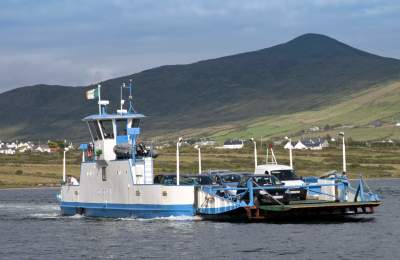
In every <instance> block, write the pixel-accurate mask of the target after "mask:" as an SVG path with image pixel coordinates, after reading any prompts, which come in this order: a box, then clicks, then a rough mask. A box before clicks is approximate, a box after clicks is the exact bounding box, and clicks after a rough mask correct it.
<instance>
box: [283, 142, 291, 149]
mask: <svg viewBox="0 0 400 260" xmlns="http://www.w3.org/2000/svg"><path fill="white" fill-rule="evenodd" d="M283 148H284V149H294V146H293V144H292V143H291V142H287V144H285V146H284V147H283Z"/></svg>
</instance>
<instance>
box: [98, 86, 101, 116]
mask: <svg viewBox="0 0 400 260" xmlns="http://www.w3.org/2000/svg"><path fill="white" fill-rule="evenodd" d="M97 90H98V92H99V115H101V105H100V101H101V98H100V90H101V85H100V84H99V85H97Z"/></svg>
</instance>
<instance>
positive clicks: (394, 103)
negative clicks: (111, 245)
mask: <svg viewBox="0 0 400 260" xmlns="http://www.w3.org/2000/svg"><path fill="white" fill-rule="evenodd" d="M399 101H400V82H393V83H390V84H387V85H377V86H375V87H374V88H371V89H369V90H365V91H361V92H359V93H357V94H353V95H350V96H348V97H347V98H346V100H344V101H341V102H339V103H338V104H336V105H330V106H327V107H325V108H322V109H318V110H314V111H307V112H300V113H294V114H287V115H281V116H269V117H264V118H259V119H256V120H252V121H249V122H246V121H242V122H239V123H237V124H236V125H230V126H226V129H223V130H217V131H216V132H214V133H212V134H211V136H212V137H213V138H215V139H217V140H220V141H222V140H224V139H227V138H237V137H241V138H248V137H276V136H284V135H294V134H295V133H296V132H299V131H301V130H303V129H308V128H309V127H312V126H320V127H321V126H324V125H326V124H329V125H334V124H343V125H355V126H357V127H356V128H352V129H345V132H346V134H347V136H351V137H352V138H353V139H355V140H374V139H382V138H389V137H390V138H394V139H400V129H399V128H396V127H394V126H393V125H394V124H395V123H396V122H397V121H396V120H400V102H399ZM377 119H380V120H382V121H383V122H384V123H385V124H384V125H383V126H382V127H379V128H374V127H372V126H371V122H372V121H374V120H377ZM221 128H222V127H221ZM337 132H338V131H337V130H331V131H326V132H318V133H315V135H324V134H327V133H329V134H331V135H332V136H333V135H336V134H337Z"/></svg>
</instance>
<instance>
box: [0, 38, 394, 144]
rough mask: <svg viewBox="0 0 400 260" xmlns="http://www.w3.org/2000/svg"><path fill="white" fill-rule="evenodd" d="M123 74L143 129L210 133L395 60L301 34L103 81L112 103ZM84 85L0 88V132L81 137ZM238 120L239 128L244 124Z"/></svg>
mask: <svg viewBox="0 0 400 260" xmlns="http://www.w3.org/2000/svg"><path fill="white" fill-rule="evenodd" d="M129 78H134V79H135V82H136V85H135V89H134V99H135V108H136V109H137V110H138V111H140V112H142V113H144V114H146V115H148V116H149V117H148V118H147V119H146V120H145V121H144V124H143V127H144V133H146V135H147V136H154V135H168V134H171V133H172V134H174V133H176V132H177V131H184V133H186V134H194V133H200V132H202V133H203V132H210V131H211V132H213V133H215V132H216V130H215V129H216V127H220V128H221V127H222V126H223V127H222V129H226V128H227V126H229V127H231V126H233V127H236V126H237V124H238V123H237V122H249V121H254V120H256V119H257V120H258V119H259V118H261V117H262V118H265V117H267V118H271V117H272V116H281V115H289V114H291V113H299V112H301V111H313V110H315V111H319V110H320V109H321V108H323V107H328V106H332V105H334V104H335V103H336V102H338V100H342V99H343V97H346V96H349V95H352V94H355V93H358V92H360V91H364V90H367V89H369V88H371V87H373V86H375V85H376V84H381V83H385V82H389V81H393V80H398V79H400V61H399V60H396V59H390V58H384V57H380V56H376V55H373V54H370V53H366V52H363V51H361V50H358V49H355V48H352V47H350V46H348V45H346V44H344V43H341V42H339V41H337V40H334V39H332V38H329V37H327V36H323V35H317V34H306V35H302V36H300V37H298V38H295V39H293V40H291V41H289V42H287V43H284V44H280V45H277V46H273V47H271V48H266V49H262V50H258V51H254V52H248V53H242V54H237V55H233V56H228V57H222V58H218V59H212V60H206V61H200V62H196V63H192V64H187V65H172V66H162V67H158V68H154V69H150V70H146V71H143V72H140V73H137V74H133V75H128V76H125V77H120V78H116V79H110V80H107V81H104V82H102V83H101V84H102V86H103V88H102V90H103V93H102V96H103V97H104V98H108V99H110V101H111V103H112V104H113V105H114V108H115V106H117V104H119V100H118V99H119V87H120V85H121V84H122V82H128V80H129ZM90 88H93V86H86V87H61V86H48V85H39V86H30V87H23V88H19V89H15V90H11V91H8V92H5V93H2V94H0V104H1V106H2V109H1V110H0V139H4V138H8V139H9V138H29V139H32V138H33V139H35V138H46V139H50V138H51V139H61V138H69V139H74V140H82V139H86V138H87V137H88V135H87V131H86V128H85V125H84V124H83V123H82V122H81V121H80V118H82V117H84V116H85V115H87V114H90V113H94V112H96V108H97V107H96V105H95V103H94V102H87V101H85V100H84V92H85V91H86V90H87V89H90ZM245 125H246V124H244V123H241V128H240V129H239V130H240V131H245V129H249V128H248V127H244V126H245ZM236 128H237V127H236ZM192 129H196V130H195V132H193V131H192ZM199 129H201V131H199ZM290 129H292V128H290ZM290 129H288V130H290ZM217 132H218V131H217ZM217 135H218V136H222V135H221V134H220V133H218V134H217Z"/></svg>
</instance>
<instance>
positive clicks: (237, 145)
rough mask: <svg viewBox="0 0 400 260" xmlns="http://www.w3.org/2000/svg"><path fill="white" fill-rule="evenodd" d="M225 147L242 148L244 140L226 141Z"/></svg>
mask: <svg viewBox="0 0 400 260" xmlns="http://www.w3.org/2000/svg"><path fill="white" fill-rule="evenodd" d="M222 148H224V149H242V148H243V140H228V141H225V142H224V146H223V147H222Z"/></svg>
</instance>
